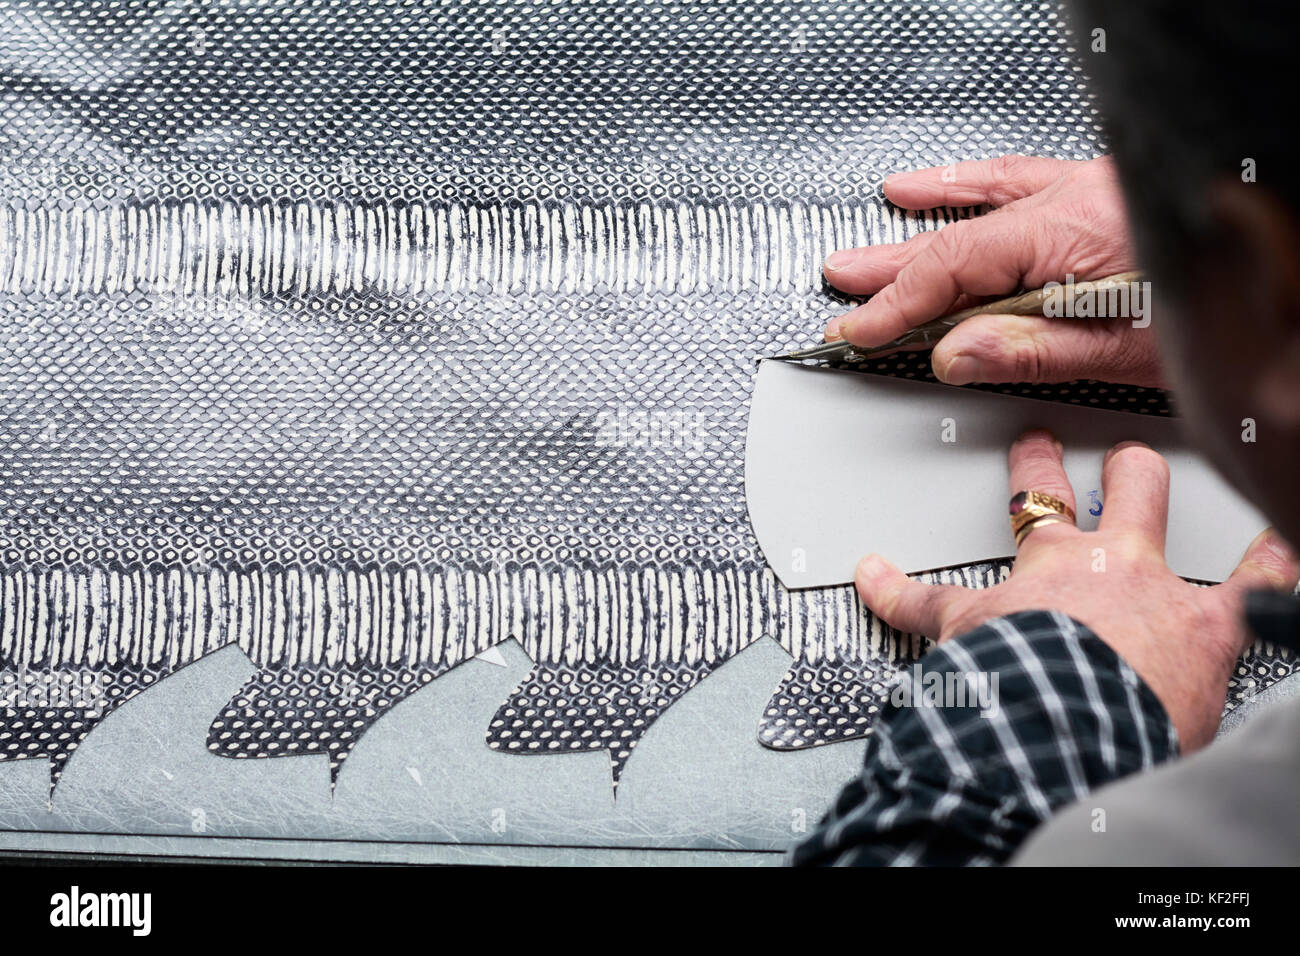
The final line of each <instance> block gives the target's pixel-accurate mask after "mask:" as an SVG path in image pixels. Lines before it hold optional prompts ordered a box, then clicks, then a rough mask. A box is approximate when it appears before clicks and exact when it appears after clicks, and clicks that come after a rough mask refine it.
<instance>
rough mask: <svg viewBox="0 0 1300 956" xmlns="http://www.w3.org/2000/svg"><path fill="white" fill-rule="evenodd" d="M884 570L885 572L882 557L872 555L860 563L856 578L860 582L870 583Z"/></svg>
mask: <svg viewBox="0 0 1300 956" xmlns="http://www.w3.org/2000/svg"><path fill="white" fill-rule="evenodd" d="M882 570H884V562H883V560H882V559H881V557H880V555H878V554H875V553H872V554H869V555H867V556H866V557H865V558H863V559H862V560H861V561H859V562H858V568H857V571H856V572H855V574H854V577H855V578H858V579H860V580H867V581H870V580H871V579H872V578H874V577H876V576H877V575H878V574H880V572H881V571H882Z"/></svg>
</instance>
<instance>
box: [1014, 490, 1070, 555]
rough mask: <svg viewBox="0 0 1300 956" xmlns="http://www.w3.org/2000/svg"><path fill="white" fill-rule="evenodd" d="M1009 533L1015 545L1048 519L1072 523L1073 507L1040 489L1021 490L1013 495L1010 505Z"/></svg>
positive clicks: (1020, 542) (1018, 544) (1018, 545)
mask: <svg viewBox="0 0 1300 956" xmlns="http://www.w3.org/2000/svg"><path fill="white" fill-rule="evenodd" d="M1009 510H1010V514H1011V533H1012V534H1014V535H1015V536H1016V547H1017V548H1018V547H1020V545H1021V544H1022V543H1023V542H1024V540H1025V538H1026V537H1027V536H1028V535H1029V532H1031V531H1033V530H1034V529H1035V528H1037V527H1038V526H1039V525H1040V524H1046V523H1047V522H1049V521H1066V522H1069V523H1070V524H1074V509H1073V508H1071V507H1070V506H1069V505H1067V504H1066V503H1065V502H1064V501H1062V500H1061V499H1060V498H1057V497H1055V496H1053V495H1049V494H1046V493H1045V492H1042V491H1022V492H1020V493H1019V494H1017V495H1013V496H1012V498H1011V505H1010V509H1009Z"/></svg>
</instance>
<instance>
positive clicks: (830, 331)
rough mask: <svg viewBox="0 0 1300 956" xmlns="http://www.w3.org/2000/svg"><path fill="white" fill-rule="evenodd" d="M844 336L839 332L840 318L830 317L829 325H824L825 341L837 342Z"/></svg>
mask: <svg viewBox="0 0 1300 956" xmlns="http://www.w3.org/2000/svg"><path fill="white" fill-rule="evenodd" d="M842 338H844V336H843V335H842V334H841V333H840V320H839V319H831V322H830V325H828V326H826V341H827V342H838V341H839V340H840V339H842Z"/></svg>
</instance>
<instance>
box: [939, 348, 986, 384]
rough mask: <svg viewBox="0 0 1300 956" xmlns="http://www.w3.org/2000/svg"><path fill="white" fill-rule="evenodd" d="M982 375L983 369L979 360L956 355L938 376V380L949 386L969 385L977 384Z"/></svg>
mask: <svg viewBox="0 0 1300 956" xmlns="http://www.w3.org/2000/svg"><path fill="white" fill-rule="evenodd" d="M982 373H983V367H982V366H981V365H980V360H979V359H977V358H974V357H972V356H970V355H958V356H957V357H956V358H955V359H953V360H952V361H951V362H949V363H948V367H947V368H945V369H944V370H943V371H942V372H941V373H940V374H939V379H940V381H943V382H947V383H948V384H949V385H969V384H970V383H971V382H978V381H979V380H980V378H981V375H982Z"/></svg>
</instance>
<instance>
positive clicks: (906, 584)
mask: <svg viewBox="0 0 1300 956" xmlns="http://www.w3.org/2000/svg"><path fill="white" fill-rule="evenodd" d="M853 583H854V584H855V585H856V586H857V589H858V596H859V597H861V598H862V603H863V604H865V605H866V606H867V607H868V608H869V609H870V610H871V612H872V613H873V614H875V615H876V616H877V617H878V618H880V619H881V620H882V621H884V622H885V623H886V624H888V625H889V626H890V627H896V628H898V630H900V631H902V632H903V633H905V634H920V635H922V636H925V637H932V638H936V639H937V638H938V637H939V635H940V634H941V633H942V632H943V622H944V618H945V615H946V613H947V611H948V608H949V607H950V606H951V604H952V600H953V599H954V598H955V597H956V596H957V595H958V594H959V593H960V592H961V591H963V590H964V589H963V588H959V587H957V586H955V585H951V584H922V583H921V582H920V581H913V580H912V579H911V578H909V577H908V576H907V575H906V574H904V573H903V572H902V571H900V570H898V568H896V567H895V566H894V565H892V564H890V563H889V562H888V561H886V560H885V559H884V558H882V557H881V556H880V555H878V554H869V555H867V556H866V557H865V558H863V559H862V560H861V561H859V562H858V568H857V571H856V572H854V575H853Z"/></svg>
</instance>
